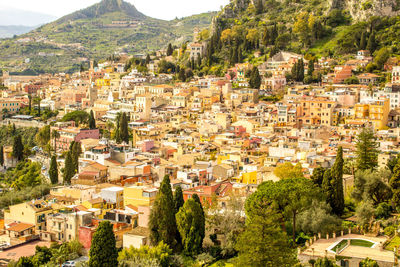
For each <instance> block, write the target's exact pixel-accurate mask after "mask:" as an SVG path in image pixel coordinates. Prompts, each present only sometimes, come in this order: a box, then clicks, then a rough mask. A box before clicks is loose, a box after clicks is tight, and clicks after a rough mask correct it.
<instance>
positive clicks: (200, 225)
mask: <svg viewBox="0 0 400 267" xmlns="http://www.w3.org/2000/svg"><path fill="white" fill-rule="evenodd" d="M204 221H205V220H204V215H203V212H202V209H201V206H200V205H199V204H198V203H197V202H196V201H195V200H193V199H188V200H187V201H186V202H185V204H183V207H182V208H181V209H180V210H179V212H178V213H177V214H176V223H177V226H178V230H179V233H180V236H181V238H182V246H183V251H184V253H185V254H186V255H190V256H194V255H197V254H199V253H200V251H201V249H202V244H203V238H204V228H205V225H204ZM202 233H203V235H202Z"/></svg>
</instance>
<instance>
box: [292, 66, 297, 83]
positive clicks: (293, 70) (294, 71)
mask: <svg viewBox="0 0 400 267" xmlns="http://www.w3.org/2000/svg"><path fill="white" fill-rule="evenodd" d="M291 72H292V79H293V80H294V81H297V80H298V78H297V75H298V72H297V62H295V63H294V64H293V67H292V70H291Z"/></svg>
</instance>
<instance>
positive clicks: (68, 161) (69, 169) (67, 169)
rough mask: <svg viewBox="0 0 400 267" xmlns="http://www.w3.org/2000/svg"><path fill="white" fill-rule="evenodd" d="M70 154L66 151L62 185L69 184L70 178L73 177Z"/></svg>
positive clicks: (72, 164)
mask: <svg viewBox="0 0 400 267" xmlns="http://www.w3.org/2000/svg"><path fill="white" fill-rule="evenodd" d="M71 154H72V152H71V151H68V152H67V156H66V157H65V163H64V177H63V179H64V184H70V183H71V178H72V177H73V176H74V163H73V161H72V155H71Z"/></svg>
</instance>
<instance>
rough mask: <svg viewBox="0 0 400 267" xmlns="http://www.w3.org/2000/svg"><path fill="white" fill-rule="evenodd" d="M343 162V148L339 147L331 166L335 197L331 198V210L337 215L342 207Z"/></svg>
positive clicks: (340, 212) (341, 211) (341, 210)
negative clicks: (332, 204) (332, 205)
mask: <svg viewBox="0 0 400 267" xmlns="http://www.w3.org/2000/svg"><path fill="white" fill-rule="evenodd" d="M343 164H344V160H343V149H342V147H339V148H338V151H337V154H336V160H335V164H334V165H333V166H332V169H331V174H332V180H333V183H334V190H335V197H334V200H333V203H334V207H333V212H334V213H335V214H337V215H341V214H342V213H343V209H344V193H343Z"/></svg>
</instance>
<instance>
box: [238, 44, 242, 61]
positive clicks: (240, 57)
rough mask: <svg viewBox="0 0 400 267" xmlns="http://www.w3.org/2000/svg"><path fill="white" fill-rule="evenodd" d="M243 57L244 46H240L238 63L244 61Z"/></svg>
mask: <svg viewBox="0 0 400 267" xmlns="http://www.w3.org/2000/svg"><path fill="white" fill-rule="evenodd" d="M242 58H243V56H242V48H240V47H238V61H237V62H238V63H241V62H242Z"/></svg>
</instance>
